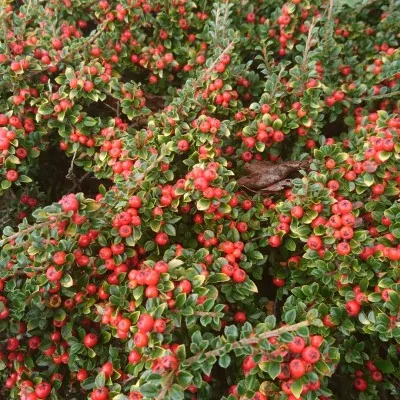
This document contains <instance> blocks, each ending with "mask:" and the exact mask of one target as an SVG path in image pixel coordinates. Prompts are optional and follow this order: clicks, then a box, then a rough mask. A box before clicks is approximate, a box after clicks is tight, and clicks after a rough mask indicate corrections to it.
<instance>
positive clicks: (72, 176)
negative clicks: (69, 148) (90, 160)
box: [65, 148, 78, 183]
mask: <svg viewBox="0 0 400 400" xmlns="http://www.w3.org/2000/svg"><path fill="white" fill-rule="evenodd" d="M77 152H78V148H76V150H75V152H74V155H73V157H72V161H71V165H70V166H69V169H68V173H67V175H66V176H65V177H66V178H67V179H69V180H70V181H73V182H74V183H75V181H76V176H75V174H74V162H75V157H76V153H77Z"/></svg>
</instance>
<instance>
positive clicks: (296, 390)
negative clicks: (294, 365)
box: [292, 379, 303, 399]
mask: <svg viewBox="0 0 400 400" xmlns="http://www.w3.org/2000/svg"><path fill="white" fill-rule="evenodd" d="M302 390H303V383H302V382H301V380H299V379H297V380H296V381H294V382H293V385H292V393H293V395H294V397H296V399H298V398H300V395H301V392H302Z"/></svg>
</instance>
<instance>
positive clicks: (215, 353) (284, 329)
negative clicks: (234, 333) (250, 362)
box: [182, 321, 311, 365]
mask: <svg viewBox="0 0 400 400" xmlns="http://www.w3.org/2000/svg"><path fill="white" fill-rule="evenodd" d="M310 325H311V322H310V321H302V322H299V323H297V324H294V325H286V326H283V327H281V328H278V329H275V330H273V331H269V332H265V333H262V334H261V335H259V336H254V337H249V338H245V339H241V340H238V341H236V342H233V343H232V344H231V346H232V347H231V349H232V350H234V349H239V348H241V347H243V346H247V345H249V344H256V343H258V342H260V341H261V340H265V339H268V338H271V337H273V336H279V335H281V334H282V333H285V332H293V331H297V330H298V329H300V328H303V327H305V326H310ZM224 350H225V344H224V345H223V346H221V347H218V348H217V349H215V350H211V351H208V352H207V353H199V354H196V355H195V356H193V357H189V358H188V359H186V360H185V361H183V362H182V363H183V364H185V365H192V364H194V363H195V362H197V361H198V360H199V359H200V358H202V357H205V359H208V358H210V357H213V356H214V357H216V356H219V355H220V353H221V352H223V351H224Z"/></svg>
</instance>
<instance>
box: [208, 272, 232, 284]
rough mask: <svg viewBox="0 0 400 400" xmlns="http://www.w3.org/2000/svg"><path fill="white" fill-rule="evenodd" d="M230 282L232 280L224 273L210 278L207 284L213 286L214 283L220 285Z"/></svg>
mask: <svg viewBox="0 0 400 400" xmlns="http://www.w3.org/2000/svg"><path fill="white" fill-rule="evenodd" d="M230 280H231V278H230V277H229V276H228V275H225V274H223V273H217V274H213V275H211V276H210V278H208V280H207V282H208V283H210V284H213V283H219V282H227V281H230Z"/></svg>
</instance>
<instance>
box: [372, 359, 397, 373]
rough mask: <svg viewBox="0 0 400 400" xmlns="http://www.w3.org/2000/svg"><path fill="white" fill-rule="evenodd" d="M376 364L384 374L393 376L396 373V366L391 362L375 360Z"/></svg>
mask: <svg viewBox="0 0 400 400" xmlns="http://www.w3.org/2000/svg"><path fill="white" fill-rule="evenodd" d="M375 364H376V366H377V367H378V368H379V370H380V371H381V372H383V373H384V374H391V373H393V372H394V371H395V368H394V365H393V364H392V363H391V361H389V360H375Z"/></svg>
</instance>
